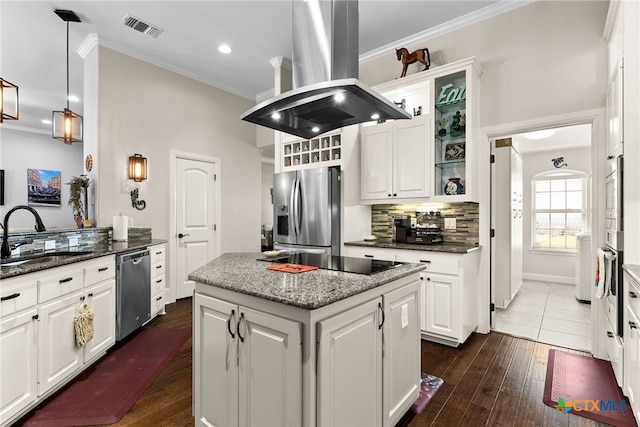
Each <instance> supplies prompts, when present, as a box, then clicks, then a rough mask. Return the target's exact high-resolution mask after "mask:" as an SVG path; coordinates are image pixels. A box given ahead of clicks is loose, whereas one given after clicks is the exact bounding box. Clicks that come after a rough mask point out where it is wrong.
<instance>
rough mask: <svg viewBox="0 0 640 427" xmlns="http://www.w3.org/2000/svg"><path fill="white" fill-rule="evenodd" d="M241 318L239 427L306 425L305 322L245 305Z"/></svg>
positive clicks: (239, 332)
mask: <svg viewBox="0 0 640 427" xmlns="http://www.w3.org/2000/svg"><path fill="white" fill-rule="evenodd" d="M238 321H239V322H240V327H239V329H238V339H239V343H238V344H239V350H238V351H239V360H240V372H239V384H240V387H239V401H240V402H239V414H240V419H239V422H240V425H241V426H283V427H284V426H291V427H296V426H300V425H302V341H301V340H302V333H301V325H300V323H298V322H294V321H291V320H287V319H283V318H281V317H277V316H273V315H269V314H266V313H262V312H259V311H255V310H252V309H249V308H245V307H240V319H239V320H238Z"/></svg>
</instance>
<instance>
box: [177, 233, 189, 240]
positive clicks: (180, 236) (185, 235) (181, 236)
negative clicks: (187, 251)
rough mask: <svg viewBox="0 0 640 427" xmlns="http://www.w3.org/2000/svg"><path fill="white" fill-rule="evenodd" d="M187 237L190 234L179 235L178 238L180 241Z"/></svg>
mask: <svg viewBox="0 0 640 427" xmlns="http://www.w3.org/2000/svg"><path fill="white" fill-rule="evenodd" d="M187 236H188V234H182V233H179V234H178V238H180V239H182V238H183V237H187Z"/></svg>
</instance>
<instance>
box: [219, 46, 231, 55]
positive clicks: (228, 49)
mask: <svg viewBox="0 0 640 427" xmlns="http://www.w3.org/2000/svg"><path fill="white" fill-rule="evenodd" d="M218 50H219V51H220V52H222V53H231V52H233V49H231V47H229V45H226V44H221V45H220V47H218Z"/></svg>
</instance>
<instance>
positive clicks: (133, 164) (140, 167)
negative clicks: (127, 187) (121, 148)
mask: <svg viewBox="0 0 640 427" xmlns="http://www.w3.org/2000/svg"><path fill="white" fill-rule="evenodd" d="M129 179H132V180H134V181H135V182H142V181H144V180H145V179H147V158H146V157H143V156H142V154H137V153H136V154H134V155H133V156H129ZM138 197H139V191H138V189H137V188H136V189H135V190H131V206H132V207H134V208H136V209H138V210H139V211H141V210H143V209H144V208H145V207H146V206H147V202H145V201H144V200H139V199H138Z"/></svg>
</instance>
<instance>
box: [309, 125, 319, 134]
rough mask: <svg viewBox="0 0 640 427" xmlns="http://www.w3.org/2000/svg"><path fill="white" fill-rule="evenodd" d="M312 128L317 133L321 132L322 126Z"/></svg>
mask: <svg viewBox="0 0 640 427" xmlns="http://www.w3.org/2000/svg"><path fill="white" fill-rule="evenodd" d="M311 130H312V131H314V132H315V133H318V132H320V128H319V127H318V126H314V127H312V128H311Z"/></svg>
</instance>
